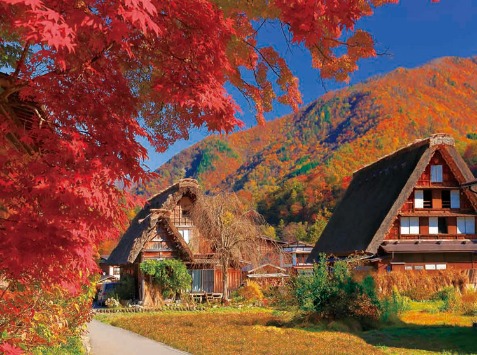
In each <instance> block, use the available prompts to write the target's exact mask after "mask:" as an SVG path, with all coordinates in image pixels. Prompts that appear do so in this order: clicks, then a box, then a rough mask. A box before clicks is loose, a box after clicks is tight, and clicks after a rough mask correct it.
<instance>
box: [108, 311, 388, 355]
mask: <svg viewBox="0 0 477 355" xmlns="http://www.w3.org/2000/svg"><path fill="white" fill-rule="evenodd" d="M108 318H109V319H108V321H109V322H110V323H111V324H112V325H115V326H119V327H121V328H125V329H129V330H132V331H134V332H136V333H139V334H141V335H143V336H146V337H148V338H151V339H154V340H157V341H160V342H163V343H165V344H168V345H170V346H172V347H175V348H178V349H181V350H184V351H187V352H190V353H192V354H210V355H212V354H271V353H273V354H313V353H319V354H345V353H355V354H382V353H383V352H382V351H381V350H380V349H378V348H376V347H373V346H372V345H369V344H367V343H366V342H365V341H364V340H362V339H361V338H359V337H357V336H355V335H352V334H347V333H339V332H329V331H320V332H310V331H306V330H302V329H294V328H283V327H276V326H273V325H271V324H280V323H283V322H284V321H286V319H284V317H283V316H277V315H273V314H272V313H271V312H225V313H181V314H179V313H169V314H165V313H156V314H140V315H134V316H131V315H127V316H119V315H115V316H113V317H111V316H109V317H108ZM102 320H104V318H103V319H102Z"/></svg>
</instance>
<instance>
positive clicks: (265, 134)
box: [139, 57, 477, 241]
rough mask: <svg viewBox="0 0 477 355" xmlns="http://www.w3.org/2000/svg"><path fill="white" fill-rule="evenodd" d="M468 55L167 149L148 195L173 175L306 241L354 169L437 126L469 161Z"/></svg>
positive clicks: (472, 91)
mask: <svg viewBox="0 0 477 355" xmlns="http://www.w3.org/2000/svg"><path fill="white" fill-rule="evenodd" d="M476 112H477V59H476V58H472V59H463V58H451V57H447V58H441V59H437V60H434V61H432V62H430V63H428V64H426V65H424V66H422V67H419V68H415V69H403V68H399V69H397V70H395V71H393V72H391V73H389V74H387V75H384V76H381V77H376V78H373V79H371V80H369V81H367V82H365V83H361V84H358V85H355V86H352V87H349V88H346V89H343V90H340V91H336V92H330V93H328V94H326V95H324V96H323V97H321V98H319V99H318V100H316V101H315V102H313V103H311V104H310V105H308V106H307V107H306V108H304V109H303V110H302V111H300V112H299V113H297V114H295V115H290V116H286V117H282V118H279V119H276V120H274V121H271V122H267V123H266V125H265V126H261V127H254V128H252V129H249V130H247V131H242V132H238V133H234V134H231V135H229V136H213V137H209V138H207V139H205V140H203V141H201V142H199V143H197V144H196V145H194V146H192V147H190V148H189V149H186V150H184V151H183V152H181V153H179V154H178V155H176V156H175V157H173V158H172V159H171V160H170V161H168V162H167V163H166V164H164V165H163V166H161V167H160V168H159V169H158V170H157V173H158V179H157V180H155V181H152V182H151V183H150V184H148V185H147V186H145V187H143V188H142V189H140V190H139V193H144V194H152V193H155V192H157V191H158V190H160V189H162V188H164V187H166V186H168V185H170V184H172V183H174V182H175V181H177V180H178V179H179V178H183V177H194V178H197V179H198V180H199V181H200V183H201V184H202V186H203V187H204V189H205V190H206V191H210V192H213V191H216V190H218V189H230V190H233V191H236V192H237V193H238V194H239V195H240V196H241V197H242V198H244V199H247V200H249V201H250V202H251V203H252V204H253V205H255V206H256V207H257V208H258V210H259V211H260V212H261V213H262V214H264V215H265V217H266V219H267V220H268V222H269V223H271V224H272V225H274V226H276V227H277V228H278V232H279V234H281V235H282V237H284V238H291V237H292V236H295V235H298V236H299V237H300V238H301V239H304V240H309V241H313V240H315V239H316V238H317V237H318V236H319V233H320V231H321V229H322V228H323V226H324V224H325V223H326V220H327V218H328V217H329V215H330V211H331V210H332V208H333V206H334V204H335V201H336V200H337V198H338V197H339V196H340V194H341V192H342V191H343V189H344V188H345V187H346V186H347V184H348V182H349V179H350V176H351V175H352V173H353V171H355V170H357V169H359V168H360V167H362V166H364V165H367V164H369V163H371V162H373V161H375V160H377V159H378V158H379V157H381V156H383V155H385V154H388V153H391V152H392V151H394V150H396V149H398V148H400V147H402V146H404V145H406V144H408V143H410V142H412V141H414V140H415V139H419V138H423V137H427V136H429V135H430V134H433V133H436V132H444V133H449V134H451V135H453V136H454V138H455V139H456V141H457V147H458V150H459V151H460V152H461V153H462V154H463V155H464V157H465V159H467V161H468V162H469V163H470V164H471V165H472V167H473V168H476V167H477V134H476V132H477V128H476V124H477V116H476Z"/></svg>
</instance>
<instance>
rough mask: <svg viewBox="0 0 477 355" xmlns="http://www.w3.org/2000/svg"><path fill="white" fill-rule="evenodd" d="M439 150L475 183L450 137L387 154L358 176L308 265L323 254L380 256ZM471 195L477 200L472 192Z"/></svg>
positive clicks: (463, 177) (459, 175)
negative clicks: (409, 198) (398, 218)
mask: <svg viewBox="0 0 477 355" xmlns="http://www.w3.org/2000/svg"><path fill="white" fill-rule="evenodd" d="M436 150H439V151H441V152H442V153H443V154H442V155H443V157H444V159H445V160H446V162H448V164H449V166H450V167H451V169H453V170H455V171H456V172H457V174H456V178H457V179H458V181H459V183H461V184H462V183H463V182H465V180H467V181H468V180H471V179H473V176H472V173H471V172H470V170H469V168H468V167H467V165H466V164H465V162H464V160H463V159H462V157H460V155H459V153H458V152H457V151H456V149H455V147H454V139H453V138H452V137H450V136H448V135H445V134H436V135H433V136H431V137H429V138H427V139H423V140H419V141H416V142H415V143H413V144H411V145H408V146H406V147H404V148H402V149H400V150H398V151H396V152H394V153H392V154H390V155H387V156H385V157H383V158H381V159H380V160H378V161H376V162H374V163H373V164H370V165H368V166H366V167H364V168H363V169H361V170H359V171H357V172H355V173H354V175H353V179H352V181H351V183H350V185H349V187H348V189H347V191H346V193H345V195H344V197H343V199H342V200H341V201H340V203H339V204H338V205H337V207H336V209H335V212H334V213H333V216H332V217H331V219H330V221H329V222H328V224H327V226H326V228H325V230H324V231H323V233H322V235H321V237H320V239H319V240H318V242H317V243H316V245H315V247H314V248H313V250H312V252H311V255H310V257H309V258H308V261H309V262H311V261H313V260H316V259H317V257H318V255H319V253H321V252H324V253H328V254H335V255H349V254H352V253H354V252H366V253H369V254H375V253H376V252H377V250H378V248H379V246H380V244H381V243H382V241H383V239H384V236H385V235H386V233H387V232H388V231H389V230H390V228H391V226H392V223H393V221H394V219H395V217H396V215H397V214H398V213H399V210H400V208H401V206H402V205H403V204H404V202H405V201H406V200H407V199H408V197H409V195H410V194H411V192H412V191H413V188H414V186H416V184H417V181H418V180H419V177H420V176H421V174H422V173H423V171H424V169H425V168H426V166H427V165H428V164H429V162H430V159H431V157H432V156H433V155H434V152H435V151H436ZM461 180H462V181H461ZM467 194H468V195H469V196H468V197H469V199H471V200H472V201H475V200H476V198H475V196H470V195H471V193H470V192H468V193H467Z"/></svg>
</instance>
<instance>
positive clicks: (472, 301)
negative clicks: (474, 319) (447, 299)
mask: <svg viewBox="0 0 477 355" xmlns="http://www.w3.org/2000/svg"><path fill="white" fill-rule="evenodd" d="M460 306H461V311H462V313H463V314H465V315H469V316H476V315H477V291H476V290H466V292H464V294H463V295H462V297H461V304H460Z"/></svg>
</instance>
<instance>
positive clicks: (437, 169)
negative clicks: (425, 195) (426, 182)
mask: <svg viewBox="0 0 477 355" xmlns="http://www.w3.org/2000/svg"><path fill="white" fill-rule="evenodd" d="M431 182H442V165H431Z"/></svg>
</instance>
